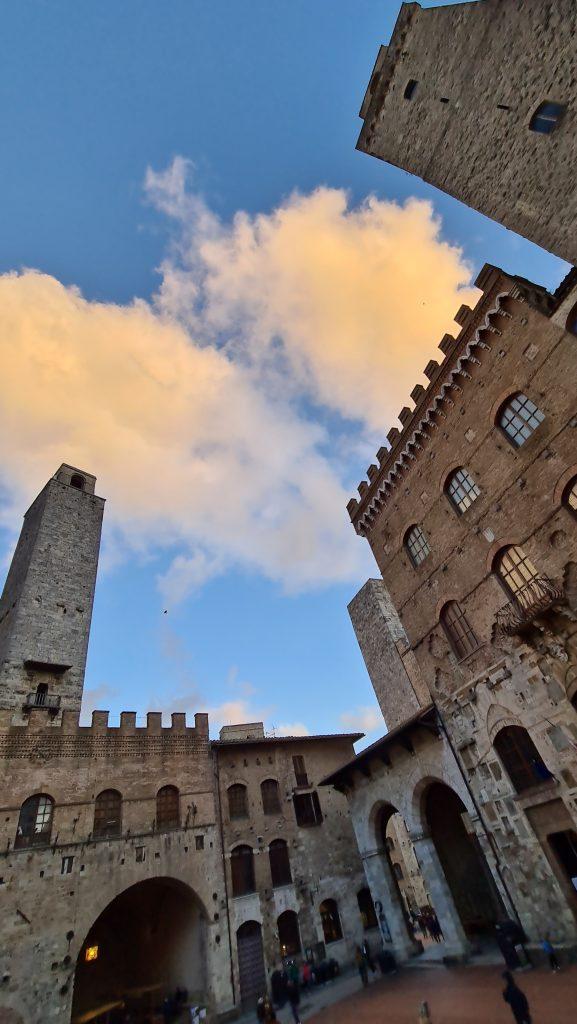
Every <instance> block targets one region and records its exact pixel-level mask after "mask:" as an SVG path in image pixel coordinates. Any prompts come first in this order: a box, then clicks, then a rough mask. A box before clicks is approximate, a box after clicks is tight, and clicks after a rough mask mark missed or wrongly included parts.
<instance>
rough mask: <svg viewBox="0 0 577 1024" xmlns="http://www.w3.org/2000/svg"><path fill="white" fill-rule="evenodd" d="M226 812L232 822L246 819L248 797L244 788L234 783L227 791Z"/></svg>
mask: <svg viewBox="0 0 577 1024" xmlns="http://www.w3.org/2000/svg"><path fill="white" fill-rule="evenodd" d="M228 812H229V815H230V817H231V819H233V820H238V819H240V818H248V797H247V792H246V786H243V785H241V784H240V783H236V784H235V785H234V786H229V789H228Z"/></svg>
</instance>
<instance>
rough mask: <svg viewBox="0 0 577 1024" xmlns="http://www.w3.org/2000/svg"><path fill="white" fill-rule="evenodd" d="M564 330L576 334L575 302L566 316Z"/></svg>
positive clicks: (576, 313)
mask: <svg viewBox="0 0 577 1024" xmlns="http://www.w3.org/2000/svg"><path fill="white" fill-rule="evenodd" d="M565 330H566V331H569V333H570V334H577V302H576V303H575V305H574V306H573V309H572V310H571V312H570V313H569V316H568V317H567V322H566V324H565Z"/></svg>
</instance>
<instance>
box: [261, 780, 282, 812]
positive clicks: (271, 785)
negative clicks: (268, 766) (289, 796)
mask: <svg viewBox="0 0 577 1024" xmlns="http://www.w3.org/2000/svg"><path fill="white" fill-rule="evenodd" d="M260 794H261V797H262V809H263V811H264V813H265V814H280V794H279V789H278V782H277V781H276V779H265V780H264V782H261V784H260Z"/></svg>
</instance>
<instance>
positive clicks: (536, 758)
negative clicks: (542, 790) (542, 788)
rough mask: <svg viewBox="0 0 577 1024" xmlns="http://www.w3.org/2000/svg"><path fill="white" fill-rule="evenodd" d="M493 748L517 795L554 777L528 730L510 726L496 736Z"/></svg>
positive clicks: (518, 726)
mask: <svg viewBox="0 0 577 1024" xmlns="http://www.w3.org/2000/svg"><path fill="white" fill-rule="evenodd" d="M493 746H494V747H495V750H496V751H497V753H498V755H499V757H500V758H501V761H502V762H503V766H504V768H505V770H506V772H507V774H508V776H509V778H510V780H511V783H512V785H513V788H514V789H515V790H516V791H517V793H522V792H523V791H524V790H526V789H530V788H531V787H532V786H538V785H539V784H540V783H543V782H548V781H549V779H551V778H552V777H553V776H552V775H551V772H550V771H549V769H548V768H547V766H546V764H545V762H544V761H543V759H542V757H541V755H540V753H539V751H538V750H537V747H536V746H535V744H534V743H533V740H532V739H531V737H530V736H529V733H528V732H527V730H526V729H523V728H522V726H520V725H508V726H505V728H504V729H501V731H500V732H498V733H497V735H496V736H495V740H494V742H493Z"/></svg>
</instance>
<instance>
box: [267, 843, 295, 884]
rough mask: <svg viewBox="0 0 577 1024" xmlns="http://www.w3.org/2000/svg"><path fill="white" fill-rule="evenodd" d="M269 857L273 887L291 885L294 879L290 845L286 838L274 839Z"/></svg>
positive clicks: (269, 849) (269, 850)
mask: <svg viewBox="0 0 577 1024" xmlns="http://www.w3.org/2000/svg"><path fill="white" fill-rule="evenodd" d="M268 857H269V861H270V874H271V878H272V887H273V889H278V887H279V886H281V885H290V884H291V882H292V880H293V879H292V874H291V865H290V860H289V852H288V846H287V844H286V843H285V841H284V839H273V841H272V843H271V844H270V846H269V848H268Z"/></svg>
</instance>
